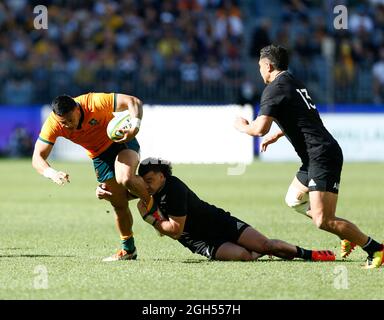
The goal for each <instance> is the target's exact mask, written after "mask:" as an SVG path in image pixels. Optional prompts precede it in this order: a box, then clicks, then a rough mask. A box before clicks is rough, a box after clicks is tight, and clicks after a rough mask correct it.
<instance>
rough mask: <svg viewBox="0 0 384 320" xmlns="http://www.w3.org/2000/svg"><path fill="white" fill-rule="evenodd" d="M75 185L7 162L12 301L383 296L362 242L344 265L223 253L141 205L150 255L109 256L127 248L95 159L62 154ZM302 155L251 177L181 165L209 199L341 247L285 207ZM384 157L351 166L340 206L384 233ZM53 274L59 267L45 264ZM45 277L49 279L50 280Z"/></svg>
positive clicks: (277, 231) (4, 265) (142, 233)
mask: <svg viewBox="0 0 384 320" xmlns="http://www.w3.org/2000/svg"><path fill="white" fill-rule="evenodd" d="M53 165H54V167H55V168H57V169H62V170H64V171H66V172H68V173H69V174H70V176H71V183H70V184H68V185H66V186H63V187H59V186H57V185H55V184H53V183H51V182H50V181H49V180H47V179H45V178H43V177H41V176H39V175H38V174H37V173H36V172H35V171H34V170H33V169H32V167H31V165H30V161H28V160H27V161H26V160H19V161H17V160H7V161H0V176H1V177H2V183H1V187H0V188H1V189H0V200H1V201H0V221H1V224H0V299H132V300H141V299H167V300H176V299H206V300H210V299H251V300H254V299H382V298H383V297H384V296H383V288H382V282H383V281H382V279H383V276H384V273H383V272H384V271H383V270H384V269H383V268H381V269H377V270H363V269H361V265H362V263H363V261H364V259H365V257H366V255H365V253H364V252H363V251H362V250H361V249H356V250H355V251H354V252H353V253H352V255H351V256H350V258H349V259H348V260H347V261H341V260H340V259H339V258H338V259H337V261H336V262H332V263H312V262H303V261H300V260H294V261H290V262H288V261H282V260H279V259H274V260H273V261H269V260H268V259H264V258H263V259H262V260H260V261H257V262H213V261H208V260H207V259H205V258H204V257H202V256H199V255H194V254H192V253H191V252H189V250H187V249H186V248H184V247H182V246H181V245H180V244H179V243H178V242H176V241H174V240H172V239H170V238H168V237H162V238H160V237H159V236H158V235H157V234H156V232H155V231H154V230H153V229H152V228H151V227H150V226H149V225H147V224H146V223H145V222H143V221H142V220H141V218H140V217H139V214H138V212H137V209H136V206H135V205H136V202H134V203H132V205H131V208H133V210H132V212H133V216H134V234H135V240H136V245H137V248H138V260H136V261H121V262H117V263H103V262H102V261H101V259H102V258H104V257H105V256H108V255H110V254H112V253H113V252H114V251H115V250H116V249H117V248H118V246H119V237H118V234H117V231H116V229H115V225H114V218H113V213H112V210H111V208H110V207H109V204H108V203H107V202H104V201H100V200H97V199H96V198H95V196H94V190H95V186H96V181H95V177H94V172H93V169H92V164H91V163H61V162H56V163H55V162H53ZM297 168H298V164H295V163H288V164H282V163H273V164H272V163H270V164H266V163H260V162H255V163H253V164H252V165H250V166H248V167H247V168H246V172H245V174H244V175H240V176H229V175H227V169H228V166H227V165H175V167H174V174H175V175H177V176H179V177H180V178H181V179H183V180H184V181H185V182H186V183H187V184H188V185H189V186H190V187H191V188H192V190H194V191H195V192H196V193H197V194H198V195H199V196H200V198H202V199H204V200H206V201H208V202H211V203H212V204H215V205H216V206H220V207H222V208H224V209H226V210H228V211H230V212H231V213H232V214H233V215H234V216H237V217H239V218H240V219H243V220H245V221H246V222H248V223H250V224H251V225H253V226H254V227H256V229H258V230H259V231H261V232H262V233H264V234H265V235H267V236H269V237H271V238H279V239H283V240H286V241H288V242H290V243H293V244H297V245H300V246H303V247H305V248H320V249H325V248H328V249H332V250H335V251H336V252H337V254H338V255H339V241H338V239H337V238H336V237H335V236H333V235H331V234H328V233H326V232H323V231H320V230H316V227H315V226H314V225H312V223H311V221H310V220H309V219H307V218H305V217H303V216H301V215H299V214H296V213H293V212H291V210H290V209H288V208H287V207H286V206H285V204H284V196H285V192H286V189H287V187H288V185H289V183H290V181H291V179H292V177H293V175H294V174H295V172H296V169H297ZM383 172H384V164H383V163H360V164H354V163H350V164H348V163H347V164H345V165H344V170H343V175H342V183H341V191H340V196H339V203H338V215H339V216H341V217H344V218H347V219H350V220H351V221H353V222H355V223H356V224H357V225H358V226H359V227H360V228H361V229H362V230H363V231H364V232H366V233H368V234H369V235H371V236H373V237H374V238H376V239H378V240H380V241H382V240H384V231H383V210H384V197H383V191H382V188H383V183H384V174H383ZM44 270H46V271H47V276H46V277H45V276H44V273H42V272H43V271H44ZM44 281H45V282H44Z"/></svg>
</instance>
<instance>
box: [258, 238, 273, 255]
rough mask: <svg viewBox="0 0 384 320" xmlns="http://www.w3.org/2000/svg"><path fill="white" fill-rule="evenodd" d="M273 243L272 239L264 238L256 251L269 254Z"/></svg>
mask: <svg viewBox="0 0 384 320" xmlns="http://www.w3.org/2000/svg"><path fill="white" fill-rule="evenodd" d="M273 248H274V243H273V240H270V239H266V240H264V241H263V242H262V243H260V247H259V248H258V250H257V251H258V252H259V253H261V254H270V253H271V252H272V251H273Z"/></svg>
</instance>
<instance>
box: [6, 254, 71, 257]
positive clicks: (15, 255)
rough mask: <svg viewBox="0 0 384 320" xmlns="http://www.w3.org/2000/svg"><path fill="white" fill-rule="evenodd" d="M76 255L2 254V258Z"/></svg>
mask: <svg viewBox="0 0 384 320" xmlns="http://www.w3.org/2000/svg"><path fill="white" fill-rule="evenodd" d="M73 257H75V256H64V255H52V254H8V255H3V254H0V258H73Z"/></svg>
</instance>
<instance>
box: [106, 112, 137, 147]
mask: <svg viewBox="0 0 384 320" xmlns="http://www.w3.org/2000/svg"><path fill="white" fill-rule="evenodd" d="M130 119H131V116H130V114H129V112H128V111H123V112H114V117H113V118H112V119H111V120H110V121H109V123H108V126H107V135H108V137H109V139H111V140H113V141H116V140H120V139H121V138H123V136H124V133H122V132H121V131H120V130H126V129H131V128H132V123H131V121H130Z"/></svg>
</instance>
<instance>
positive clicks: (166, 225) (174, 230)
mask: <svg viewBox="0 0 384 320" xmlns="http://www.w3.org/2000/svg"><path fill="white" fill-rule="evenodd" d="M154 227H155V229H156V230H158V231H159V232H160V233H161V234H164V235H166V236H168V237H170V238H172V239H175V240H177V239H179V238H180V236H181V234H182V232H183V230H182V229H180V226H179V225H178V224H175V222H174V221H169V220H162V221H157V222H156V223H155V225H154Z"/></svg>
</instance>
